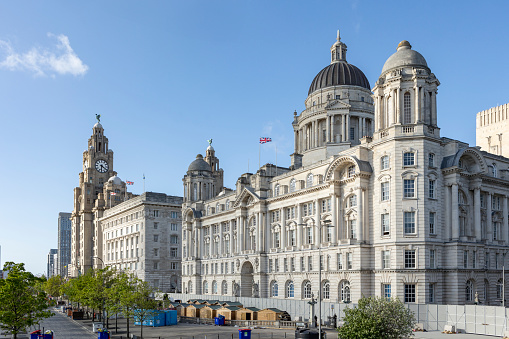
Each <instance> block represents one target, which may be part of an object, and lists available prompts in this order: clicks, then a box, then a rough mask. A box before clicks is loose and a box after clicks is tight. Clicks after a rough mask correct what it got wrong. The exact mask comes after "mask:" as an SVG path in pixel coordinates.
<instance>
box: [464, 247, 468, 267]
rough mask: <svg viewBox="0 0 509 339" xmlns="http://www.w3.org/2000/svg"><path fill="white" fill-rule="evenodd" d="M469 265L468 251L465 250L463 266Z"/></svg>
mask: <svg viewBox="0 0 509 339" xmlns="http://www.w3.org/2000/svg"><path fill="white" fill-rule="evenodd" d="M467 267H468V251H463V268H467Z"/></svg>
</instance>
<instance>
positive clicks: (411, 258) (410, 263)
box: [405, 250, 415, 268]
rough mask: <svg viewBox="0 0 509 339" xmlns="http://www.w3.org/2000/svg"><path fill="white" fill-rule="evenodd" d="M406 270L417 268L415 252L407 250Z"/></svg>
mask: <svg viewBox="0 0 509 339" xmlns="http://www.w3.org/2000/svg"><path fill="white" fill-rule="evenodd" d="M405 268H415V250H405Z"/></svg>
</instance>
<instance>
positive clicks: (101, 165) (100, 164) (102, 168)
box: [95, 160, 108, 173]
mask: <svg viewBox="0 0 509 339" xmlns="http://www.w3.org/2000/svg"><path fill="white" fill-rule="evenodd" d="M95 169H96V170H97V172H99V173H106V172H108V163H107V162H106V161H104V160H97V162H96V163H95Z"/></svg>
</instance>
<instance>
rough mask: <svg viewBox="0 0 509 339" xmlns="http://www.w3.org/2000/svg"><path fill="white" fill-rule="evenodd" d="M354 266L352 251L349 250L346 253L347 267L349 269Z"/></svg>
mask: <svg viewBox="0 0 509 339" xmlns="http://www.w3.org/2000/svg"><path fill="white" fill-rule="evenodd" d="M352 267H353V264H352V252H348V253H347V254H346V269H347V270H351V269H352Z"/></svg>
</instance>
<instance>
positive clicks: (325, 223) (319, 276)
mask: <svg viewBox="0 0 509 339" xmlns="http://www.w3.org/2000/svg"><path fill="white" fill-rule="evenodd" d="M317 223H319V221H317ZM329 224H330V221H328V220H325V221H324V222H323V224H321V225H320V224H317V225H318V233H319V235H318V339H322V228H323V227H324V226H329Z"/></svg>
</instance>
